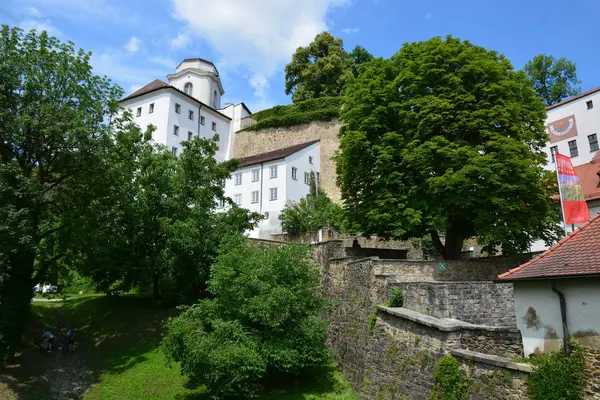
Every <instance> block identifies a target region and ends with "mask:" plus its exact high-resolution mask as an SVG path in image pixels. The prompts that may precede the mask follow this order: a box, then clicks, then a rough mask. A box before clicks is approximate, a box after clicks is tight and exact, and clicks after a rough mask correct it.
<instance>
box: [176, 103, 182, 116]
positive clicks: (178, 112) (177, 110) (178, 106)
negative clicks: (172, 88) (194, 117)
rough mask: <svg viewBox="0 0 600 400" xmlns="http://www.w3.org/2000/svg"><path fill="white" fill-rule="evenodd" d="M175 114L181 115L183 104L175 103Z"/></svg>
mask: <svg viewBox="0 0 600 400" xmlns="http://www.w3.org/2000/svg"><path fill="white" fill-rule="evenodd" d="M175 112H176V113H177V114H181V104H178V103H175Z"/></svg>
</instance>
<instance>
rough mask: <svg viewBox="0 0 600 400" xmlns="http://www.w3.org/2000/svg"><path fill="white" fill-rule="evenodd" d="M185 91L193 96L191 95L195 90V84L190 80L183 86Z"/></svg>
mask: <svg viewBox="0 0 600 400" xmlns="http://www.w3.org/2000/svg"><path fill="white" fill-rule="evenodd" d="M183 91H184V92H185V93H186V94H189V95H190V96H191V95H192V92H193V91H194V86H193V85H192V84H191V83H190V82H188V83H186V84H185V86H184V87H183Z"/></svg>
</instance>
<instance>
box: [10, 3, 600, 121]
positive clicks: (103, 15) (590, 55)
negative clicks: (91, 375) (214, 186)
mask: <svg viewBox="0 0 600 400" xmlns="http://www.w3.org/2000/svg"><path fill="white" fill-rule="evenodd" d="M599 20H600V1H597V0H569V1H564V0H562V1H558V0H546V1H541V0H520V1H516V0H502V1H500V0H496V1H490V0H487V1H486V0H479V1H474V0H455V1H448V0H445V1H444V0H420V1H404V0H301V1H298V0H121V1H116V0H2V1H1V2H0V23H3V24H9V25H17V26H20V27H22V28H24V29H37V30H42V29H46V30H48V31H50V33H52V34H54V35H55V36H57V37H59V38H60V39H62V40H71V41H73V42H75V44H76V45H77V46H78V47H81V48H84V49H86V50H90V51H92V52H93V58H92V64H93V66H94V69H95V71H96V72H97V73H99V74H105V75H108V76H109V77H110V78H112V79H113V80H114V81H116V82H117V83H119V84H120V85H121V86H122V87H123V88H124V89H125V91H126V92H128V93H129V92H131V91H132V90H134V89H136V88H138V87H140V86H142V85H144V84H145V83H147V82H149V81H152V80H154V79H156V78H161V79H165V75H166V74H168V73H169V72H171V71H172V70H173V69H174V68H175V66H176V65H177V63H178V62H179V61H181V60H182V59H183V58H185V57H203V58H207V59H210V60H212V61H214V62H215V63H216V64H217V67H218V69H219V71H220V73H221V77H222V80H223V85H224V87H225V92H226V93H225V96H224V99H223V100H224V101H226V102H233V103H237V102H240V101H244V102H245V103H246V104H247V105H248V106H249V107H250V108H251V109H252V110H253V111H257V110H259V109H262V108H265V107H270V106H272V105H275V104H283V103H289V102H290V99H289V97H288V96H286V95H285V93H284V90H283V88H284V74H283V68H284V66H285V64H286V63H287V62H288V61H289V60H290V58H291V55H292V53H293V52H294V49H295V48H296V47H297V46H299V45H306V44H308V43H309V42H310V41H311V40H312V38H313V37H314V36H315V34H316V33H318V32H320V31H323V30H329V31H330V32H332V33H333V34H334V35H335V36H338V37H341V38H342V39H343V40H344V43H345V46H346V48H347V49H348V50H350V49H351V48H352V47H354V46H355V45H356V44H360V45H362V46H364V47H365V48H367V49H368V50H369V51H371V52H372V53H373V54H374V55H375V56H380V57H389V56H391V55H392V54H394V53H395V52H396V51H398V50H399V49H400V47H401V46H402V44H403V43H404V42H411V41H418V40H427V39H429V38H431V37H433V36H445V35H447V34H451V35H453V36H457V37H459V38H461V39H468V40H470V41H471V42H473V43H475V44H477V45H480V46H484V47H487V48H490V49H495V50H497V51H499V52H501V53H503V54H505V55H506V56H507V57H508V58H509V59H510V60H511V61H512V62H513V65H515V67H516V68H521V67H522V66H523V65H524V63H525V62H526V61H527V60H528V59H530V58H532V57H533V56H535V55H536V54H539V53H547V54H551V55H554V56H556V57H567V58H568V59H570V60H572V61H574V62H575V63H576V64H577V70H578V75H579V79H580V80H581V81H582V83H581V88H582V89H583V90H587V89H590V88H593V87H596V86H599V85H600V75H599V73H598V71H599V69H598V66H599V65H600V44H599V43H598V41H597V38H598V36H599V34H598V29H597V28H596V26H597V25H598V21H599Z"/></svg>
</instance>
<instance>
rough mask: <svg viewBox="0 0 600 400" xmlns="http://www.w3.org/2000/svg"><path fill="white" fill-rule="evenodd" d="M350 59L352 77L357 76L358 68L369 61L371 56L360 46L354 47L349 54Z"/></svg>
mask: <svg viewBox="0 0 600 400" xmlns="http://www.w3.org/2000/svg"><path fill="white" fill-rule="evenodd" d="M350 58H351V59H352V73H353V74H354V76H358V73H359V72H360V71H359V68H360V66H361V65H362V64H365V63H368V62H369V61H371V60H372V59H373V54H371V53H369V52H368V51H367V49H365V48H364V47H362V46H356V47H354V49H352V51H351V52H350Z"/></svg>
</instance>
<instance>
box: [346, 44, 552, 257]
mask: <svg viewBox="0 0 600 400" xmlns="http://www.w3.org/2000/svg"><path fill="white" fill-rule="evenodd" d="M341 117H342V119H343V120H344V122H345V126H344V127H343V128H342V130H341V132H340V137H341V143H340V149H339V152H338V154H337V156H336V161H337V174H338V183H339V185H340V188H341V192H342V198H343V200H344V207H345V211H346V217H347V218H348V220H349V223H350V227H349V228H350V229H351V230H354V231H358V232H362V233H363V234H365V235H373V234H376V235H378V236H381V237H393V238H400V239H407V238H410V237H422V236H423V235H425V234H430V235H431V236H432V239H433V242H434V245H435V246H436V248H437V249H438V251H439V252H440V253H441V254H442V255H443V256H444V257H445V258H448V259H453V258H458V257H459V256H460V252H461V248H462V244H463V241H464V239H465V238H469V237H473V236H475V237H477V239H478V242H479V243H481V244H483V245H484V248H485V249H486V250H487V251H488V252H490V253H494V252H495V250H497V249H499V248H500V249H502V250H503V252H505V253H510V252H518V251H525V250H527V249H528V246H529V245H530V243H531V242H532V240H534V239H536V238H541V239H544V240H547V241H552V240H555V239H556V238H557V235H558V234H559V225H558V224H557V223H558V221H559V220H560V211H559V209H558V205H557V202H556V201H555V200H553V199H552V195H553V194H555V189H554V188H555V185H553V184H552V182H553V181H552V179H553V177H552V176H551V174H550V173H548V172H545V171H544V169H543V165H544V164H545V163H546V161H547V160H546V156H545V154H544V152H543V151H542V149H543V147H544V145H545V143H546V141H547V135H546V134H545V132H544V120H545V107H544V104H543V102H542V101H541V99H540V98H539V97H538V96H537V94H536V93H535V91H534V90H533V89H532V87H531V84H530V82H529V81H528V80H527V78H526V76H525V74H524V73H522V72H517V71H515V70H514V68H513V67H512V65H511V63H510V62H509V61H508V60H507V59H506V58H505V57H504V56H502V55H500V54H498V53H497V52H495V51H489V50H486V49H484V48H481V47H478V46H475V45H473V44H471V43H469V42H468V41H461V40H459V39H457V38H453V37H447V38H446V39H445V40H444V39H441V38H433V39H431V40H429V41H426V42H417V43H410V44H405V45H404V46H403V47H402V48H401V49H400V51H399V52H398V53H396V54H395V55H394V56H393V57H392V58H391V59H389V60H381V59H376V60H373V61H371V62H369V63H368V64H367V65H366V66H365V67H364V68H362V69H361V73H360V74H359V76H358V77H357V78H356V79H355V80H354V81H353V83H352V84H351V85H350V86H349V87H348V88H347V89H346V94H345V98H344V107H343V108H342V114H341Z"/></svg>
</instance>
